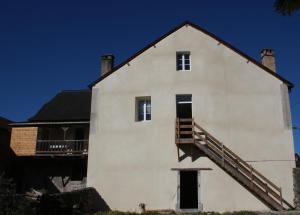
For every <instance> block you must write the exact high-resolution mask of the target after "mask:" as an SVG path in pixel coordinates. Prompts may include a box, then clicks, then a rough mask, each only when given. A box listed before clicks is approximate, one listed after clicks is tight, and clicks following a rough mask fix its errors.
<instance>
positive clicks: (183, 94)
mask: <svg viewBox="0 0 300 215" xmlns="http://www.w3.org/2000/svg"><path fill="white" fill-rule="evenodd" d="M177 96H191V101H190V102H189V101H186V103H189V104H191V118H193V116H194V114H193V95H192V94H187V93H182V94H181V93H179V94H175V108H176V118H177V117H178V112H177V111H178V110H177V105H178V102H177ZM183 102H184V101H183Z"/></svg>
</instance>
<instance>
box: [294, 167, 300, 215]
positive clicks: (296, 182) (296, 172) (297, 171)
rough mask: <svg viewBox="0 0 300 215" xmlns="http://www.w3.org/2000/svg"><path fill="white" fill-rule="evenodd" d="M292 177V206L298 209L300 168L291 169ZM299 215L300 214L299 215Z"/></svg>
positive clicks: (299, 202)
mask: <svg viewBox="0 0 300 215" xmlns="http://www.w3.org/2000/svg"><path fill="white" fill-rule="evenodd" d="M293 177H294V195H295V196H294V205H295V207H296V208H297V209H300V168H294V169H293ZM299 214H300V213H299Z"/></svg>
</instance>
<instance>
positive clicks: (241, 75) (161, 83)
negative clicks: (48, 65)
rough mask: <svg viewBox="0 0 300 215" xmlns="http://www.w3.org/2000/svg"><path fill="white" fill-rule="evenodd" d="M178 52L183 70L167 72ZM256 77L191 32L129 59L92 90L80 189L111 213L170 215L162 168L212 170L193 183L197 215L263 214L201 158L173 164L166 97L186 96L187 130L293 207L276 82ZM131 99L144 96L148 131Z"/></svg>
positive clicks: (172, 200) (169, 181)
mask: <svg viewBox="0 0 300 215" xmlns="http://www.w3.org/2000/svg"><path fill="white" fill-rule="evenodd" d="M177 51H190V52H191V59H192V70H191V71H188V72H179V71H176V52H177ZM261 70H262V69H261V68H260V67H258V66H257V65H255V64H253V63H251V62H247V60H246V59H245V58H243V57H241V56H240V55H239V54H237V53H236V52H234V51H232V50H230V49H228V48H227V47H225V46H224V45H222V44H220V43H218V42H217V41H216V40H214V39H213V38H211V37H209V36H208V35H206V34H203V33H201V32H200V31H198V30H196V29H194V28H193V27H190V26H184V27H182V28H180V29H179V30H177V31H176V32H174V33H173V34H171V35H169V36H168V37H166V38H165V39H163V40H162V41H160V42H159V43H157V44H155V46H153V47H152V48H150V49H149V50H147V51H146V52H144V53H142V54H141V55H140V56H139V57H137V58H135V59H133V60H131V61H130V62H129V63H128V64H127V65H124V66H123V67H121V68H120V69H119V70H118V71H116V72H114V73H112V74H111V75H110V76H108V77H106V78H105V79H103V80H102V81H101V82H99V83H98V84H96V85H95V86H94V87H93V93H92V109H91V129H90V146H89V149H90V150H89V158H88V159H89V162H88V179H87V184H88V186H93V187H95V188H96V189H97V190H98V192H99V193H100V194H101V196H102V197H103V198H104V200H106V201H107V203H108V205H109V206H110V207H111V208H112V209H119V210H137V208H138V204H139V203H146V205H147V208H149V209H167V208H171V209H174V208H175V206H176V194H177V189H178V187H177V181H176V175H177V173H176V172H175V171H171V168H177V167H178V168H185V167H186V168H190V167H197V168H201V167H202V168H212V169H213V170H212V171H206V172H203V173H202V174H201V183H202V185H201V196H202V197H201V199H202V203H203V209H204V210H206V211H212V210H214V211H232V210H240V209H249V210H266V209H267V208H266V206H264V205H263V204H262V203H261V202H259V201H258V200H257V199H256V198H255V197H254V196H253V195H251V194H250V193H249V192H248V191H246V190H245V189H244V188H243V187H242V186H240V185H239V184H238V183H237V182H235V181H234V180H233V179H232V178H230V176H228V175H227V174H226V173H225V172H223V171H222V170H220V169H219V168H218V167H217V166H216V165H215V164H214V163H212V162H211V161H210V160H208V159H207V158H205V157H201V158H198V159H197V160H196V161H191V159H190V157H187V158H186V159H184V160H183V161H181V162H178V160H177V149H176V146H175V117H176V102H175V101H176V100H175V96H176V94H192V96H193V101H192V102H193V116H194V118H195V121H196V122H197V123H199V124H200V125H201V126H203V127H204V128H205V129H206V130H208V131H209V132H210V133H212V134H213V135H214V136H216V137H217V138H218V139H219V140H221V141H222V142H223V143H224V144H225V145H226V146H228V147H229V148H230V149H232V150H233V151H234V152H236V153H237V154H238V155H240V156H241V157H242V158H243V159H245V160H246V161H249V162H251V165H253V166H254V167H255V168H257V169H258V170H259V171H261V172H262V173H263V174H264V175H266V176H267V177H268V178H269V179H271V181H273V182H274V183H275V184H277V185H278V186H280V187H282V188H283V196H284V197H285V198H287V199H288V200H289V201H290V202H292V198H293V190H292V184H293V183H292V168H293V167H294V161H293V160H294V157H293V156H294V149H293V139H292V131H291V129H290V128H289V127H287V126H285V123H284V116H283V110H282V107H283V105H282V98H281V97H282V93H281V92H282V90H281V85H282V84H283V83H282V81H280V80H278V79H276V78H274V77H273V76H272V75H270V74H268V73H265V72H262V71H261ZM139 96H151V104H152V116H151V118H152V119H151V121H149V122H136V121H135V98H136V97H139ZM181 153H183V152H182V151H181ZM252 161H255V162H252ZM228 196H230V197H231V198H228ZM241 199H242V201H241ZM216 202H218V204H216Z"/></svg>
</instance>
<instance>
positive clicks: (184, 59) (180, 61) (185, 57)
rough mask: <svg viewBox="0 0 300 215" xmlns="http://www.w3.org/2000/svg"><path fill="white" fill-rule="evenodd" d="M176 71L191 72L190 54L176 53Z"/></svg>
mask: <svg viewBox="0 0 300 215" xmlns="http://www.w3.org/2000/svg"><path fill="white" fill-rule="evenodd" d="M176 70H177V71H189V70H191V54H190V52H177V53H176Z"/></svg>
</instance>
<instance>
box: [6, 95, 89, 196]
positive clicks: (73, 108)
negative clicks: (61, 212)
mask: <svg viewBox="0 0 300 215" xmlns="http://www.w3.org/2000/svg"><path fill="white" fill-rule="evenodd" d="M90 103H91V91H90V90H76V91H62V92H60V93H58V94H57V95H56V96H55V97H54V98H52V99H51V100H50V101H49V102H47V103H46V104H45V105H44V106H43V107H42V108H41V109H40V110H39V111H38V112H37V113H36V115H34V116H33V117H31V118H30V119H29V120H28V121H27V122H18V123H12V124H11V126H12V132H11V144H10V147H11V149H12V150H13V152H14V153H15V155H16V159H15V175H16V176H15V178H16V179H17V185H18V192H21V193H23V192H27V191H30V190H32V189H34V190H36V191H39V192H41V193H57V192H66V191H72V190H76V189H81V188H85V187H86V172H87V154H88V140H89V121H90Z"/></svg>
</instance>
